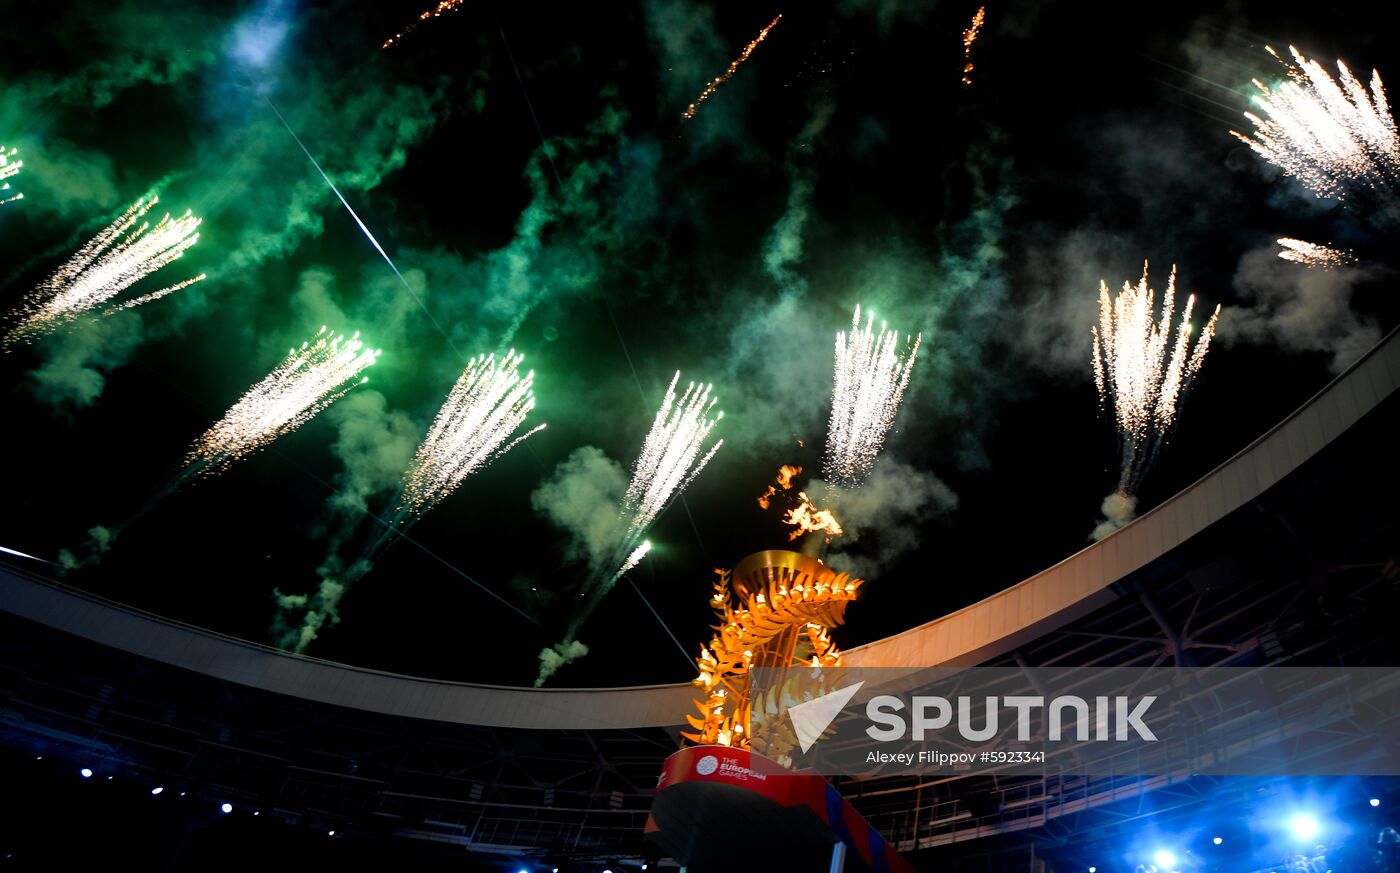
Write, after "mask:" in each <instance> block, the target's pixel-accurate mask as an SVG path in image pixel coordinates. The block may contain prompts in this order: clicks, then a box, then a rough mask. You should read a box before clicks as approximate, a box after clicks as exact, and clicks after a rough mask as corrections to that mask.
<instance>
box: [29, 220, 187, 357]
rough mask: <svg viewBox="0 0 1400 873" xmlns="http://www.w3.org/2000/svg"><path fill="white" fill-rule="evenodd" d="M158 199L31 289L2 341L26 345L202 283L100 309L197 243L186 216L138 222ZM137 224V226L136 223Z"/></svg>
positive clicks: (112, 226) (110, 227) (95, 239)
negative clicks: (86, 319) (85, 319)
mask: <svg viewBox="0 0 1400 873" xmlns="http://www.w3.org/2000/svg"><path fill="white" fill-rule="evenodd" d="M157 202H159V199H158V198H156V197H152V198H151V199H150V200H145V199H144V198H143V199H141V200H138V201H136V204H135V205H134V206H132V207H131V208H130V209H128V210H127V211H126V212H124V213H122V215H121V217H120V218H118V219H117V220H116V221H114V222H113V223H112V224H110V225H108V226H107V228H106V229H105V230H103V231H102V232H101V233H99V234H98V235H97V236H95V237H93V238H92V240H91V241H89V242H88V243H87V245H85V246H83V247H82V248H81V249H79V250H78V253H77V254H75V255H74V256H73V257H72V258H71V259H70V260H69V261H68V263H66V264H64V265H63V266H62V267H60V268H59V270H58V272H56V273H54V274H53V275H52V276H50V277H49V278H48V279H46V280H44V282H43V283H42V284H41V285H40V286H39V287H38V288H36V289H35V290H34V291H33V292H32V293H31V294H30V296H29V299H27V300H26V301H25V302H24V304H23V305H22V306H21V310H20V311H21V313H22V319H21V321H20V323H19V324H18V325H16V326H15V328H14V329H13V330H12V331H11V332H10V333H9V335H8V336H7V337H6V342H7V343H8V342H13V341H15V340H29V339H33V338H35V337H38V336H42V335H43V334H46V333H49V332H51V331H53V330H55V329H57V328H58V327H60V326H61V325H63V324H66V323H67V322H70V321H72V320H74V319H76V318H78V317H79V316H81V315H83V314H84V313H89V312H93V311H103V312H105V313H106V314H111V312H115V311H117V310H120V309H129V308H131V307H133V306H137V305H140V304H142V303H147V302H149V301H151V300H157V299H159V298H161V297H164V296H166V295H167V294H172V293H174V292H175V291H178V290H179V289H181V288H185V287H188V286H189V285H192V284H194V283H195V282H198V281H200V280H201V279H203V278H204V277H203V275H200V276H197V277H195V278H193V279H189V280H186V281H184V282H181V283H179V284H177V285H173V286H171V287H168V288H163V289H161V290H159V291H156V292H153V293H151V294H146V295H144V296H141V297H138V298H136V299H134V300H130V301H128V302H126V303H124V304H119V305H117V306H114V307H107V308H105V309H103V305H104V304H106V303H107V302H108V301H109V300H111V299H112V298H113V297H116V296H117V295H118V294H120V293H121V292H122V291H125V290H126V289H127V288H130V287H131V286H132V285H134V284H136V282H138V281H139V280H141V279H142V278H144V277H146V276H148V275H150V274H151V273H154V272H155V271H157V270H159V269H160V268H161V267H164V266H165V265H166V264H169V263H170V262H171V261H174V260H176V259H178V258H180V257H181V256H182V255H184V253H185V252H186V251H187V250H188V249H189V248H190V246H193V245H194V244H195V243H196V242H198V241H199V233H198V232H197V228H198V227H199V224H200V219H198V218H195V217H194V216H193V215H191V214H190V213H189V212H188V211H186V212H185V214H184V215H182V216H180V217H179V218H171V217H170V215H169V213H167V214H166V215H165V216H164V217H163V218H161V219H160V221H158V222H156V223H155V226H151V225H150V223H149V222H145V221H142V217H143V216H145V214H146V213H147V212H149V211H150V210H151V207H153V206H155V205H156V203H157ZM138 222H140V224H138Z"/></svg>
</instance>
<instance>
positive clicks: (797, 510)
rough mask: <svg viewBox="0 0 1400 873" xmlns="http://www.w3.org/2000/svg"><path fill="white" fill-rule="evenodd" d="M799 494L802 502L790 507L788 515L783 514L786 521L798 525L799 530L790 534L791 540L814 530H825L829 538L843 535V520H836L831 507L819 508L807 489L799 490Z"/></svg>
mask: <svg viewBox="0 0 1400 873" xmlns="http://www.w3.org/2000/svg"><path fill="white" fill-rule="evenodd" d="M797 496H798V498H799V499H800V500H801V501H802V502H801V503H799V504H797V505H796V506H794V507H793V508H792V509H789V510H788V511H787V515H785V516H783V521H784V522H786V523H788V524H792V525H796V526H797V530H795V531H793V532H792V533H791V534H790V535H789V536H788V539H789V540H795V539H797V538H798V537H800V536H802V535H803V534H804V533H810V532H812V531H820V532H823V533H825V534H826V535H827V537H828V538H830V537H836V536H840V535H841V533H842V531H841V522H839V521H837V520H836V515H835V514H834V513H832V511H831V510H830V509H817V507H816V505H815V504H813V503H812V500H811V498H809V497H808V496H807V492H806V491H799V492H797Z"/></svg>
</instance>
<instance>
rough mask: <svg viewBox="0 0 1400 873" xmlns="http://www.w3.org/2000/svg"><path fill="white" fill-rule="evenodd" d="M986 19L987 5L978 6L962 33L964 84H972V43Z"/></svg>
mask: <svg viewBox="0 0 1400 873" xmlns="http://www.w3.org/2000/svg"><path fill="white" fill-rule="evenodd" d="M986 21H987V7H985V6H982V7H980V8H979V9H978V10H977V12H976V13H975V14H973V16H972V23H971V24H969V25H968V26H967V30H964V31H963V33H962V41H963V75H962V83H963V84H964V85H971V84H972V44H973V43H974V42H976V41H977V35H978V34H979V33H981V32H982V25H983V24H985V23H986Z"/></svg>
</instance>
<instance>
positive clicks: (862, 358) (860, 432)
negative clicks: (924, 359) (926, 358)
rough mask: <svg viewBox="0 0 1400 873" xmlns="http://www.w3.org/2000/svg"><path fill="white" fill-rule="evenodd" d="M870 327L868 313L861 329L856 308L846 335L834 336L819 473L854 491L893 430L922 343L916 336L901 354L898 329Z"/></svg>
mask: <svg viewBox="0 0 1400 873" xmlns="http://www.w3.org/2000/svg"><path fill="white" fill-rule="evenodd" d="M874 325H875V316H874V315H871V316H870V317H869V319H868V320H867V321H866V323H865V327H864V328H863V329H862V328H861V326H860V307H859V306H857V307H856V311H855V316H854V317H853V318H852V319H851V329H850V332H849V333H848V332H846V331H841V332H839V333H837V334H836V367H835V385H834V387H833V389H832V392H831V420H830V422H829V425H828V429H827V438H826V454H825V457H824V458H823V460H822V474H823V475H824V476H825V477H826V479H827V480H828V481H831V482H835V483H836V484H838V485H843V486H846V487H852V488H853V487H856V486H858V485H860V483H861V482H862V481H863V480H864V479H865V477H866V475H867V474H869V472H870V467H871V465H872V464H874V463H875V458H876V456H877V455H879V454H880V449H881V448H882V447H883V446H884V444H885V437H886V435H887V434H888V433H889V431H890V428H891V427H893V426H894V419H895V415H896V413H898V412H899V404H900V401H901V400H903V399H904V389H905V388H907V387H909V375H910V373H911V372H913V369H914V359H915V357H916V356H917V355H918V353H919V344H920V342H922V340H923V334H919V335H918V336H915V337H914V339H913V342H912V343H910V342H906V343H905V347H904V349H903V350H902V351H901V350H900V346H899V332H898V331H891V330H886V329H885V325H884V324H883V323H882V324H881V325H880V332H879V333H878V334H877V333H875V331H874Z"/></svg>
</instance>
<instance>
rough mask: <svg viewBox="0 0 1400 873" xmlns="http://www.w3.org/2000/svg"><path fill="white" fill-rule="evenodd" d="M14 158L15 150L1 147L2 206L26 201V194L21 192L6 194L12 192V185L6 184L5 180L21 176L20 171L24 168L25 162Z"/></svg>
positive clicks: (0, 191) (0, 197) (0, 184)
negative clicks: (17, 201)
mask: <svg viewBox="0 0 1400 873" xmlns="http://www.w3.org/2000/svg"><path fill="white" fill-rule="evenodd" d="M14 157H15V150H14V149H12V148H9V149H7V148H5V147H4V146H3V145H0V206H3V205H4V204H6V203H9V202H11V201H12V200H23V199H24V194H23V193H22V192H19V191H16V192H15V193H13V194H6V193H5V192H6V191H9V190H10V183H9V182H6V181H5V180H6V179H9V178H11V177H13V176H17V175H19V171H20V169H21V168H22V167H23V166H24V161H17V160H15V159H14Z"/></svg>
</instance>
